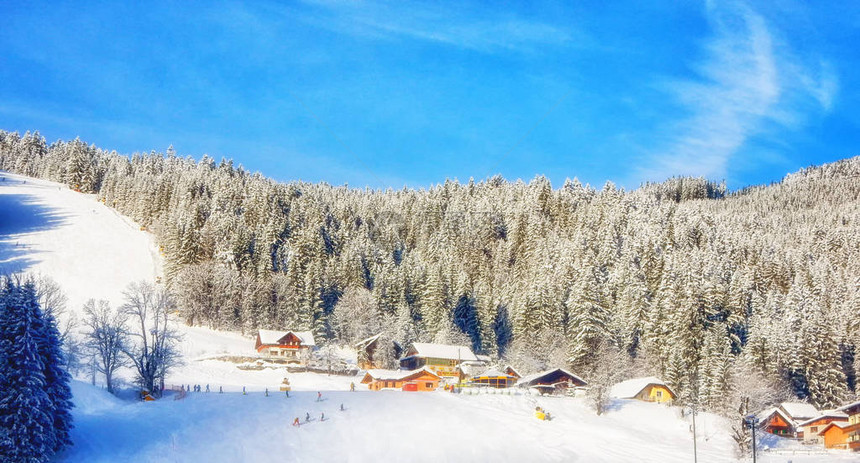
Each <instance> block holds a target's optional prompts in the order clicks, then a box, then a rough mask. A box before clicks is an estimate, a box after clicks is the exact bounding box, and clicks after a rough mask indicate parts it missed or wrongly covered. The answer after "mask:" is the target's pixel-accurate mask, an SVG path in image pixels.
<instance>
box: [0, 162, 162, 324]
mask: <svg viewBox="0 0 860 463" xmlns="http://www.w3.org/2000/svg"><path fill="white" fill-rule="evenodd" d="M19 271H26V272H31V273H36V274H44V275H49V276H50V277H51V278H53V279H54V280H55V281H56V282H57V283H59V284H60V286H61V287H62V288H63V290H64V292H65V293H66V296H68V298H69V301H68V302H69V309H70V310H71V311H78V310H79V309H80V307H81V306H82V305H83V304H84V302H86V300H87V299H90V298H95V299H106V300H108V301H110V302H111V304H114V305H116V304H119V303H120V302H121V300H122V291H123V289H124V288H125V287H126V286H127V285H128V283H130V282H132V281H138V280H147V281H154V280H155V277H156V276H159V275H160V274H161V261H160V256H159V255H158V252H157V248H156V247H155V244H154V241H153V239H152V236H151V235H149V234H148V233H145V232H142V231H140V227H139V226H138V225H137V224H136V223H134V222H133V221H131V220H129V219H127V218H125V217H122V216H120V215H119V214H117V213H116V212H115V211H114V210H113V209H111V208H109V207H107V206H105V205H104V204H102V203H100V202H98V201H96V200H95V196H94V195H84V194H80V193H75V192H73V191H71V190H69V188H68V187H66V186H65V185H61V184H57V183H53V182H47V181H43V180H35V179H31V178H28V177H22V176H19V175H13V174H9V173H5V172H0V272H3V273H15V272H19Z"/></svg>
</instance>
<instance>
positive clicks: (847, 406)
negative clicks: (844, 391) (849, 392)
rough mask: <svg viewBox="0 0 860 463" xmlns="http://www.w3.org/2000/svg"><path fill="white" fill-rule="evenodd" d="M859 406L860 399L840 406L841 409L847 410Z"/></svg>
mask: <svg viewBox="0 0 860 463" xmlns="http://www.w3.org/2000/svg"><path fill="white" fill-rule="evenodd" d="M858 406H860V400H858V401H857V402H851V403H850V404H848V405H843V406H841V407H839V410H842V411H845V410H848V409H849V408H857V407H858Z"/></svg>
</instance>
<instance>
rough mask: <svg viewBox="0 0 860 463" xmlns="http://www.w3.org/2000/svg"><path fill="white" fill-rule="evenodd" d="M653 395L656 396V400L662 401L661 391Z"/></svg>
mask: <svg viewBox="0 0 860 463" xmlns="http://www.w3.org/2000/svg"><path fill="white" fill-rule="evenodd" d="M655 395H656V396H657V399H662V398H663V391H657V393H656V394H655Z"/></svg>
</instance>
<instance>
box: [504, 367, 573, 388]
mask: <svg viewBox="0 0 860 463" xmlns="http://www.w3.org/2000/svg"><path fill="white" fill-rule="evenodd" d="M586 384H588V383H586V382H585V381H584V380H583V379H582V378H580V377H579V376H576V375H575V374H573V373H571V372H569V371H567V370H565V369H563V368H555V369H552V370H546V371H542V372H540V373H535V374H533V375H529V376H525V377H522V378H520V380H519V381H518V382H517V386H520V387H528V388H534V389H537V390H538V391H539V392H540V393H541V394H554V393H560V392H565V391H567V390H569V389H575V388H578V387H584V386H585V385H586Z"/></svg>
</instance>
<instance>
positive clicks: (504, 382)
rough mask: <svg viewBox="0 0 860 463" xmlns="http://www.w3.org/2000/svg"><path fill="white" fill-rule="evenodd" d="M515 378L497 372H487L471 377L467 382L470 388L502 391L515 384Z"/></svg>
mask: <svg viewBox="0 0 860 463" xmlns="http://www.w3.org/2000/svg"><path fill="white" fill-rule="evenodd" d="M516 382H517V378H515V377H513V376H511V375H509V374H507V373H502V372H501V371H498V370H487V371H485V372H484V373H481V374H480V375H477V376H473V377H472V379H471V380H470V381H469V384H470V385H472V386H483V387H494V388H498V389H503V388H507V387H511V386H513V385H514V384H516Z"/></svg>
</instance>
